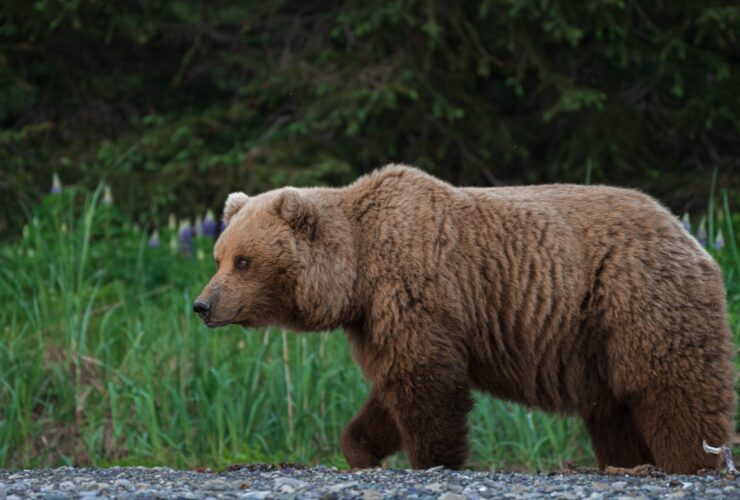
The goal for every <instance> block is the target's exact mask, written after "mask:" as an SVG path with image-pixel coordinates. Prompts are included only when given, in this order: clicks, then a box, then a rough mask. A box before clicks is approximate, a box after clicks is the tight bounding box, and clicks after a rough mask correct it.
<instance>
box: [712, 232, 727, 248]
mask: <svg viewBox="0 0 740 500" xmlns="http://www.w3.org/2000/svg"><path fill="white" fill-rule="evenodd" d="M712 246H714V249H715V250H722V249H723V248H724V247H725V238H724V236H722V231H717V237H716V238H715V239H714V244H713V245H712Z"/></svg>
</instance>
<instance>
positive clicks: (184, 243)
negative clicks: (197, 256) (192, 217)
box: [178, 220, 193, 256]
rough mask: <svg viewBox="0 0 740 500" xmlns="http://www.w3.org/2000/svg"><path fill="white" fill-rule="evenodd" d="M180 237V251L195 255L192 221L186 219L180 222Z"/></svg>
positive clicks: (184, 253)
mask: <svg viewBox="0 0 740 500" xmlns="http://www.w3.org/2000/svg"><path fill="white" fill-rule="evenodd" d="M178 238H179V239H180V253H182V254H183V255H188V256H190V255H193V228H192V226H191V225H190V221H188V220H184V221H182V222H181V223H180V232H179V233H178Z"/></svg>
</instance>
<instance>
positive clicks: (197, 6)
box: [0, 0, 740, 234]
mask: <svg viewBox="0 0 740 500" xmlns="http://www.w3.org/2000/svg"><path fill="white" fill-rule="evenodd" d="M389 162H406V163H410V164H414V165H417V166H419V167H422V168H424V169H426V170H428V171H430V172H432V173H434V174H436V175H438V176H440V177H443V178H445V179H447V180H449V181H451V182H453V183H456V184H475V185H498V184H519V183H538V182H552V181H570V182H587V181H590V182H599V183H612V184H619V185H626V186H634V187H639V188H641V189H644V190H646V191H648V192H650V193H651V194H653V195H656V196H658V197H660V198H661V199H662V200H663V201H664V202H666V203H667V204H669V205H670V206H671V208H673V209H674V210H675V211H677V212H683V211H684V210H690V211H695V210H701V209H703V207H705V206H706V200H707V198H708V197H709V194H710V193H709V183H710V179H711V177H712V175H713V173H714V172H715V171H716V172H717V179H718V184H719V186H720V187H723V188H727V189H728V190H729V191H730V193H732V198H733V199H734V200H735V201H736V202H737V201H738V193H739V192H740V189H739V188H740V7H739V6H738V4H737V2H734V1H705V2H697V1H661V0H657V1H638V0H624V1H622V0H594V1H588V2H584V1H580V0H577V1H576V0H572V1H569V0H532V1H523V0H491V1H482V2H473V1H456V2H446V1H433V0H392V1H382V2H381V1H366V2H360V1H348V2H331V1H322V0H305V1H300V2H297V1H295V2H288V1H280V0H265V1H260V2H254V1H241V2H237V1H225V0H215V1H205V0H201V1H199V2H198V1H185V0H168V1H164V0H146V1H144V0H129V1H107V0H3V3H2V6H0V233H5V234H12V233H13V232H14V229H17V228H18V227H20V225H21V224H22V222H23V211H22V207H28V206H31V205H33V204H34V203H35V202H36V200H37V199H38V198H39V197H40V196H41V195H42V194H43V193H45V192H48V190H49V187H50V184H51V177H52V174H53V173H54V172H57V173H58V174H59V176H60V178H61V179H62V182H63V183H65V184H67V183H75V184H84V185H87V186H90V187H94V186H96V185H97V184H98V183H100V182H101V181H103V182H107V183H109V184H110V185H111V187H112V190H113V193H114V196H115V198H116V202H117V204H119V205H120V206H122V207H123V208H124V209H125V210H126V211H127V212H129V213H130V214H131V215H132V216H134V217H135V218H137V219H138V220H140V221H141V222H143V223H145V224H150V225H151V224H156V223H158V222H161V221H162V220H164V219H166V217H167V215H168V214H169V213H170V212H174V213H175V214H176V215H177V216H179V217H190V216H193V215H195V214H199V213H202V212H203V211H204V210H205V209H206V208H217V207H218V206H219V205H220V204H221V203H222V201H223V199H224V197H225V195H226V194H227V193H228V192H229V191H232V190H235V189H242V190H245V191H247V192H250V193H256V192H259V191H262V190H266V189H269V188H271V187H273V186H278V185H284V184H293V185H315V184H327V185H338V184H342V183H345V182H348V181H351V180H352V179H354V178H355V177H356V176H357V175H358V174H360V173H363V172H366V171H369V170H371V169H373V168H375V167H378V166H380V165H383V164H385V163H389Z"/></svg>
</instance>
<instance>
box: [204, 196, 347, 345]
mask: <svg viewBox="0 0 740 500" xmlns="http://www.w3.org/2000/svg"><path fill="white" fill-rule="evenodd" d="M223 218H224V222H225V224H226V229H225V230H224V232H223V233H222V234H221V236H219V238H218V240H217V241H216V245H215V247H214V251H213V256H214V259H215V261H216V266H217V270H216V274H215V275H214V276H213V278H211V280H210V282H209V283H208V284H207V285H206V287H205V288H204V289H203V291H202V292H201V294H200V295H199V296H198V298H197V299H196V300H195V302H194V304H193V309H194V310H195V312H197V313H198V314H199V315H200V317H201V318H202V319H203V322H204V323H205V324H206V325H207V326H209V327H217V326H223V325H227V324H233V323H236V324H240V325H243V326H247V327H261V326H267V325H270V324H277V325H281V326H285V327H287V328H291V329H295V330H306V331H308V330H312V331H316V330H325V329H330V328H336V327H338V326H340V325H341V324H343V323H344V322H346V321H347V316H348V314H349V313H350V311H351V303H352V300H353V299H352V293H353V290H354V281H355V276H356V270H355V266H356V259H355V257H354V247H353V241H352V233H351V227H350V225H349V220H348V218H347V216H346V215H345V213H344V211H343V210H342V208H341V207H340V204H339V203H335V202H334V201H333V200H332V195H331V193H330V192H328V191H321V192H320V191H317V190H312V189H296V188H282V189H278V190H275V191H270V192H267V193H263V194H261V195H258V196H254V197H250V196H247V195H246V194H244V193H232V194H231V195H229V197H228V198H227V200H226V205H225V207H224V214H223Z"/></svg>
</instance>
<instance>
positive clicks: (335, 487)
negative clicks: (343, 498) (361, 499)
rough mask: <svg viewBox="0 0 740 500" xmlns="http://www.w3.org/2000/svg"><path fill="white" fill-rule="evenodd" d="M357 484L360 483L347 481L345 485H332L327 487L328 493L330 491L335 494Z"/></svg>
mask: <svg viewBox="0 0 740 500" xmlns="http://www.w3.org/2000/svg"><path fill="white" fill-rule="evenodd" d="M358 484H360V483H358V482H357V481H349V482H347V483H339V484H334V485H332V486H330V487H329V491H331V492H332V493H336V492H338V491H342V490H346V489H347V488H351V487H352V486H357V485H358Z"/></svg>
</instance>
